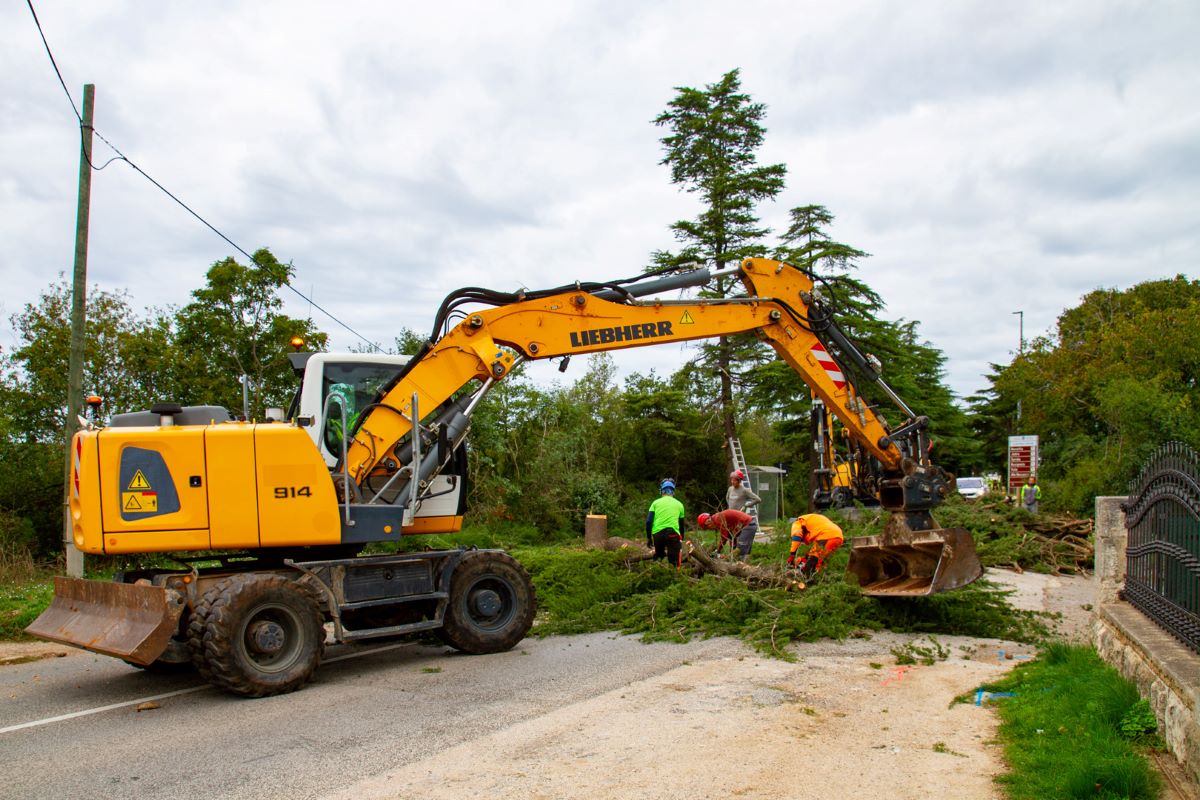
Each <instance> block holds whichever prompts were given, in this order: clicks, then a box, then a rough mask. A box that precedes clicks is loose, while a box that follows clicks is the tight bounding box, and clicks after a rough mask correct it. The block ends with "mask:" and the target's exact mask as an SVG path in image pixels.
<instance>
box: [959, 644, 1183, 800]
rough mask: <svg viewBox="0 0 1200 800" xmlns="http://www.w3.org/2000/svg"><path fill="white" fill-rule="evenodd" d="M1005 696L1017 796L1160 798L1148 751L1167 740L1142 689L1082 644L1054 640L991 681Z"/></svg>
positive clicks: (1031, 799) (1003, 735)
mask: <svg viewBox="0 0 1200 800" xmlns="http://www.w3.org/2000/svg"><path fill="white" fill-rule="evenodd" d="M983 688H984V689H986V690H988V691H997V692H1012V693H1013V697H1011V698H1007V699H1005V700H1003V701H1001V702H1000V703H999V705H998V711H999V714H1000V718H1001V720H1002V722H1001V726H1000V732H999V738H1000V741H1001V742H1002V743H1003V745H1004V754H1005V759H1006V760H1007V762H1008V765H1009V769H1010V771H1009V772H1008V773H1007V774H1006V775H1003V776H1001V777H1000V778H998V779H997V780H998V781H999V782H1000V783H1001V784H1002V785H1003V786H1004V788H1005V789H1006V791H1007V792H1008V796H1009V797H1010V798H1013V800H1026V799H1028V800H1040V799H1041V798H1046V797H1061V798H1089V800H1118V798H1127V800H1153V798H1156V797H1158V792H1159V784H1160V778H1159V776H1158V774H1157V773H1156V772H1155V771H1154V770H1153V769H1152V768H1151V767H1150V765H1149V764H1148V763H1147V760H1146V757H1145V755H1144V754H1143V752H1142V751H1144V750H1145V749H1147V748H1152V747H1160V746H1161V741H1160V740H1159V739H1158V737H1157V736H1156V735H1155V734H1154V729H1155V727H1154V726H1155V723H1154V715H1153V714H1152V713H1150V709H1149V706H1148V705H1147V704H1146V702H1145V701H1144V700H1141V699H1139V697H1138V693H1137V689H1136V688H1135V687H1134V686H1133V684H1131V683H1130V682H1129V681H1127V680H1125V679H1124V678H1122V677H1121V675H1120V674H1118V673H1117V671H1116V670H1114V669H1113V668H1112V667H1110V666H1108V665H1107V664H1105V663H1104V662H1103V661H1102V660H1101V659H1100V657H1099V656H1098V655H1097V654H1096V652H1095V651H1094V650H1093V649H1092V648H1090V647H1085V646H1080V645H1066V644H1061V643H1055V644H1051V645H1048V646H1047V647H1046V648H1045V649H1044V650H1043V652H1042V655H1041V656H1040V657H1039V658H1038V659H1037V660H1035V661H1032V662H1029V663H1027V664H1022V665H1020V666H1018V667H1017V668H1016V669H1014V670H1013V671H1012V672H1011V673H1009V674H1008V675H1007V676H1006V677H1005V678H1004V679H1003V680H1001V681H998V682H997V683H994V684H991V685H989V686H985V687H983Z"/></svg>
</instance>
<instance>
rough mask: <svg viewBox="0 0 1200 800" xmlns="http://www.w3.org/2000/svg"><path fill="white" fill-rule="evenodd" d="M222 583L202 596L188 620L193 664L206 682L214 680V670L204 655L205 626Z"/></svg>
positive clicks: (188, 638) (188, 636) (189, 644)
mask: <svg viewBox="0 0 1200 800" xmlns="http://www.w3.org/2000/svg"><path fill="white" fill-rule="evenodd" d="M221 583H223V581H222V582H221ZM220 585H221V584H220V583H218V584H217V585H216V586H214V587H213V588H211V589H209V590H208V591H207V592H205V593H204V594H203V595H201V596H200V600H199V602H197V603H196V606H195V608H193V609H192V617H191V619H190V620H188V629H187V642H188V650H189V651H190V652H191V654H192V666H193V667H195V668H196V672H198V673H200V677H201V678H203V679H204V680H205V682H206V683H212V682H213V681H212V672H211V671H210V670H209V668H208V660H207V659H206V658H205V657H204V626H205V625H207V624H208V610H209V609H210V608H211V607H212V603H213V600H215V599H216V598H217V596H218V594H219V592H218V589H219V588H220Z"/></svg>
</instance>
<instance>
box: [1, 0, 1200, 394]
mask: <svg viewBox="0 0 1200 800" xmlns="http://www.w3.org/2000/svg"><path fill="white" fill-rule="evenodd" d="M35 8H36V10H37V13H38V16H39V18H40V20H41V22H42V26H43V28H44V30H45V33H46V37H47V39H48V40H49V43H50V46H51V48H52V49H53V52H54V55H55V58H56V59H57V62H58V65H59V67H60V69H61V70H62V74H63V77H64V79H65V81H66V85H67V87H68V88H69V89H70V91H71V93H72V94H73V95H74V97H75V101H76V104H77V105H78V104H79V103H80V97H81V94H82V88H81V87H82V84H84V83H89V82H90V83H94V84H96V87H97V88H96V118H95V125H96V129H97V131H98V132H99V133H101V134H103V135H104V136H105V137H106V138H107V139H109V140H110V141H111V142H112V143H113V144H115V145H116V146H117V147H118V148H120V149H121V150H122V152H124V153H125V154H126V155H127V156H128V157H129V158H130V159H131V160H132V161H134V162H135V163H136V164H138V165H139V166H140V167H142V168H143V169H144V170H146V172H148V173H149V174H150V175H152V176H154V177H155V179H157V180H158V181H160V182H161V183H162V184H164V185H165V186H166V187H167V188H169V189H170V190H171V191H172V192H174V193H175V194H177V195H178V196H179V197H180V198H181V199H183V200H184V201H185V202H186V203H188V204H189V205H190V206H192V207H193V208H194V209H196V210H197V211H198V212H199V213H200V214H201V215H202V216H204V217H205V218H207V219H208V220H209V221H210V222H212V223H213V224H214V225H215V226H216V227H217V228H219V229H221V230H222V231H223V232H224V233H225V234H227V235H228V236H229V237H230V238H231V239H232V240H233V241H235V242H237V243H238V244H239V245H240V246H242V247H243V248H245V249H247V250H251V251H252V250H253V249H255V248H257V247H260V246H267V247H270V248H271V250H272V251H273V252H274V253H275V254H276V256H278V257H279V258H281V259H282V260H285V261H288V260H290V261H292V262H293V263H294V265H295V267H296V278H295V282H294V285H295V286H296V288H297V289H299V290H300V291H301V292H303V293H305V294H309V293H311V294H312V296H313V297H314V298H315V300H316V302H317V303H318V304H320V305H321V306H322V307H324V308H326V309H329V310H330V311H331V312H332V313H333V314H334V315H335V316H336V317H338V318H339V319H340V320H342V321H343V322H345V323H347V324H348V325H350V326H351V327H352V328H354V329H355V330H357V331H359V332H361V333H363V334H364V335H365V336H367V337H368V338H370V339H372V340H374V341H377V342H381V343H384V344H385V345H386V344H388V343H390V342H391V341H392V339H393V337H394V334H395V332H396V331H397V330H398V329H399V328H400V327H401V326H409V327H412V328H415V329H417V330H419V331H425V330H427V329H428V328H429V327H430V325H431V323H432V317H433V312H434V310H435V309H436V307H437V304H438V303H439V302H440V300H441V298H442V297H443V296H444V295H445V294H446V293H447V292H449V291H451V290H453V289H455V288H458V287H460V286H466V285H475V286H487V287H491V288H496V289H509V290H511V289H515V288H517V287H519V286H526V287H530V288H544V287H548V286H553V285H559V284H561V283H563V282H566V281H568V280H575V279H582V280H602V279H611V278H618V277H625V276H628V275H632V274H636V273H637V272H639V271H640V270H641V269H642V267H643V266H644V265H645V264H646V263H647V260H648V257H649V254H650V253H651V252H652V251H654V250H656V249H660V248H671V247H673V246H674V243H673V240H672V238H671V235H670V232H669V230H668V225H669V224H670V223H671V222H673V221H675V220H677V219H681V218H689V217H692V216H694V215H695V213H696V211H697V206H696V205H695V200H694V198H693V197H692V196H690V195H687V194H685V193H682V192H680V191H679V190H678V189H677V187H674V186H672V185H671V184H670V182H669V174H668V172H667V169H666V168H665V167H663V166H661V165H660V164H659V161H660V160H661V157H662V148H661V144H660V142H659V138H660V137H661V136H662V135H663V131H662V130H661V129H658V128H656V127H655V126H654V125H653V124H652V122H651V121H652V120H653V118H654V117H655V116H656V115H657V114H658V113H660V112H661V111H662V110H663V109H664V108H665V107H666V104H667V103H668V101H669V100H670V99H671V98H672V96H673V95H674V93H675V90H674V87H678V86H693V87H702V86H703V85H705V84H708V83H713V82H715V81H717V80H718V79H719V78H720V77H721V75H722V74H723V73H724V72H726V71H728V70H730V69H732V68H735V67H737V68H740V69H741V71H742V73H741V74H742V85H743V89H744V90H745V91H746V92H748V93H749V94H751V95H752V96H753V98H754V99H755V100H756V101H759V102H762V103H764V104H766V106H767V117H766V120H765V124H766V127H767V129H768V133H767V138H766V142H765V145H764V146H763V148H762V150H761V153H760V160H761V161H762V162H763V163H777V162H782V163H784V164H786V165H787V168H788V177H787V188H786V190H785V191H784V192H783V193H782V194H781V195H780V196H779V197H778V199H777V200H776V201H775V202H774V203H771V204H767V205H764V206H762V207H761V208H760V216H761V217H762V219H763V220H764V222H765V223H766V224H768V225H770V226H771V227H772V228H773V229H775V230H779V229H780V228H782V227H783V226H784V225H785V219H786V213H787V210H788V209H789V208H792V207H794V206H799V205H805V204H810V203H819V204H823V205H825V206H827V207H828V208H829V209H830V211H832V212H833V213H834V214H835V215H836V217H837V219H836V222H835V224H834V227H833V230H832V233H833V235H834V238H836V239H837V240H839V241H842V242H846V243H848V244H852V245H854V246H856V247H858V248H860V249H863V250H866V251H867V252H869V253H871V254H872V257H871V258H869V259H867V260H866V261H864V262H863V263H862V266H861V270H860V275H861V277H862V278H863V279H864V280H865V281H866V282H867V283H868V284H870V285H871V286H872V287H874V288H875V289H876V290H877V291H879V292H880V294H881V295H882V296H883V298H884V299H885V301H886V302H887V303H888V308H887V314H888V316H889V317H891V318H893V319H894V318H904V319H909V320H917V321H919V322H920V331H921V333H922V334H923V335H924V337H925V338H927V339H928V340H929V341H930V342H931V343H932V344H933V345H934V346H936V347H938V348H939V349H941V350H942V351H943V352H944V353H945V354H946V357H947V375H948V381H949V384H950V386H951V387H952V388H953V389H954V390H955V391H956V392H957V393H958V394H959V395H960V396H965V395H969V394H971V393H972V392H975V391H977V390H979V389H980V388H983V387H984V386H986V381H985V380H984V379H983V378H982V374H983V373H985V372H986V371H987V369H988V364H989V363H1006V362H1007V361H1008V360H1009V359H1010V358H1011V357H1012V354H1013V352H1014V351H1015V350H1016V348H1017V343H1018V317H1017V316H1015V315H1014V314H1013V313H1012V312H1014V311H1018V310H1020V311H1024V322H1025V334H1026V337H1027V338H1032V337H1033V336H1034V335H1037V334H1039V333H1045V332H1046V331H1048V330H1050V329H1051V328H1052V326H1053V324H1054V321H1055V319H1056V317H1057V316H1058V314H1059V313H1061V311H1062V310H1063V309H1064V308H1069V307H1072V306H1074V305H1076V304H1078V302H1079V300H1080V298H1081V296H1082V295H1084V294H1085V293H1086V292H1088V291H1090V290H1092V289H1094V288H1097V287H1118V288H1125V287H1128V286H1130V285H1133V284H1135V283H1138V282H1141V281H1144V280H1149V279H1153V278H1162V277H1169V276H1173V275H1175V274H1186V275H1188V276H1189V277H1196V276H1197V273H1198V271H1200V270H1198V269H1197V264H1198V259H1197V256H1198V255H1200V220H1198V214H1197V212H1198V210H1200V46H1197V42H1200V4H1197V3H1196V2H1194V0H1181V1H1180V2H1171V1H1170V0H1163V1H1162V2H1152V3H1151V2H1145V3H1142V2H1103V1H1102V0H1079V1H1073V0H1060V2H1054V3H1046V2H1028V3H1026V2H1006V3H996V2H994V1H990V2H974V3H972V2H943V3H932V2H907V3H883V2H845V1H843V2H840V3H814V2H806V1H804V0H793V1H792V2H786V3H785V2H779V1H777V2H755V1H754V0H742V1H741V2H738V3H718V2H704V1H703V0H691V1H690V2H641V3H638V2H621V1H620V0H609V1H608V2H586V3H585V2H549V1H547V2H520V0H517V1H515V2H509V3H478V2H457V3H446V4H444V5H443V4H439V3H434V4H429V3H419V4H418V3H402V2H355V3H337V4H335V3H328V2H326V3H315V2H296V1H295V0H291V1H290V2H269V1H264V2H255V3H245V2H240V3H239V2H208V3H145V2H109V1H107V0H93V2H88V3H78V2H65V0H39V1H38V2H36V3H35ZM95 155H96V158H95V160H96V162H97V164H99V163H103V162H104V161H105V160H107V159H108V158H109V157H110V156H111V155H113V154H112V152H111V151H110V150H109V149H108V148H107V147H105V146H104V145H103V144H102V143H100V142H97V145H96V154H95ZM78 159H79V157H78V125H77V122H76V120H75V118H74V115H73V112H72V111H71V108H70V105H69V103H68V101H67V98H66V95H65V93H64V92H63V90H62V87H61V86H60V85H59V83H58V79H57V78H56V77H55V75H54V72H53V70H52V67H51V65H50V62H49V59H48V58H47V56H46V53H45V51H44V49H43V46H42V43H41V40H40V39H39V37H38V33H37V30H36V28H35V26H34V23H33V20H32V17H31V15H30V13H29V9H28V8H27V7H26V5H25V3H24V2H19V1H18V0H10V2H8V3H5V4H4V5H3V8H2V9H0V233H2V235H3V248H2V249H0V315H2V318H3V324H2V325H0V346H3V347H5V348H6V349H7V348H8V347H10V346H11V342H12V332H11V326H10V325H9V324H8V318H9V316H10V315H11V314H13V313H16V312H19V311H20V310H21V309H22V308H23V306H24V304H25V303H28V302H31V301H35V300H36V298H37V296H38V294H39V292H41V291H42V290H43V289H45V287H47V286H48V285H49V284H50V283H51V282H52V281H54V280H55V279H56V278H57V276H58V275H59V274H60V273H64V272H65V273H68V274H69V272H70V269H71V262H72V254H73V247H74V226H75V202H76V188H77V181H78ZM91 224H92V228H91V243H90V258H89V269H88V277H89V282H90V283H94V284H98V285H99V286H100V287H101V288H103V289H107V290H121V289H124V290H127V291H128V292H129V294H130V297H131V302H132V304H133V306H134V307H135V308H137V309H143V308H146V307H149V306H167V305H171V304H174V305H182V304H183V303H186V302H187V301H188V299H189V293H190V292H191V291H192V290H193V289H195V288H197V287H198V286H200V285H201V284H202V283H203V279H204V273H205V270H206V269H207V267H208V266H209V265H210V264H211V263H212V262H214V261H217V260H220V259H222V258H224V257H226V256H228V255H233V254H234V253H233V251H232V249H231V248H230V247H229V246H228V245H227V244H226V243H225V242H223V241H221V240H220V239H219V238H217V237H216V236H215V235H214V234H213V233H212V232H211V231H209V230H208V229H206V228H204V227H203V226H202V225H200V224H199V223H198V222H196V221H195V219H193V218H192V217H190V216H189V215H188V214H187V213H186V212H184V211H183V210H181V209H180V208H179V207H178V206H176V205H174V204H173V203H172V202H171V201H170V200H169V199H167V198H166V197H165V196H164V195H163V194H161V193H160V192H159V191H158V190H157V189H155V188H154V187H153V186H152V185H151V184H149V183H148V182H147V181H146V180H145V179H144V178H142V177H141V176H139V175H138V174H137V173H135V172H134V171H133V170H131V169H129V168H128V167H127V166H126V165H124V164H121V163H114V164H112V165H111V166H109V167H108V168H107V169H104V170H103V171H101V172H99V173H97V174H96V175H95V177H94V183H93V194H92V216H91ZM288 311H289V313H292V314H296V315H301V316H303V315H307V314H308V313H309V307H308V305H307V304H306V303H304V302H303V301H300V300H298V299H297V298H296V297H295V296H294V295H290V296H289V297H288ZM313 313H314V317H315V320H316V322H317V324H318V325H320V326H321V327H322V328H324V329H325V330H327V331H330V332H331V333H332V334H333V344H334V347H335V348H344V347H348V346H350V345H352V344H354V343H355V342H356V339H355V337H354V336H352V335H351V334H349V333H347V332H346V331H345V330H343V329H341V328H339V327H338V325H337V323H335V322H333V321H332V320H330V319H328V318H325V317H323V316H322V315H320V314H319V313H318V312H315V311H314V312H313ZM687 355H688V353H687V352H686V351H684V350H683V349H682V348H680V347H679V346H665V347H659V348H650V349H646V350H640V351H627V352H625V353H622V354H618V355H617V363H618V365H619V366H620V367H622V368H623V370H625V371H629V370H632V369H639V370H646V369H650V368H657V369H658V370H659V371H660V372H670V371H672V370H673V369H674V368H675V367H676V366H678V364H679V363H681V361H682V359H683V358H686V357H687ZM540 369H541V370H544V371H546V372H547V373H550V372H553V368H552V367H549V366H543V367H541V368H540ZM574 371H575V372H580V371H581V370H578V369H576V370H574ZM885 371H886V365H885ZM554 374H557V373H554Z"/></svg>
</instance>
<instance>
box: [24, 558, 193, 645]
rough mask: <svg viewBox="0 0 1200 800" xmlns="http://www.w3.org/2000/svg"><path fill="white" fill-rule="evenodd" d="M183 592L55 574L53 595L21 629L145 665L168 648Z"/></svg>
mask: <svg viewBox="0 0 1200 800" xmlns="http://www.w3.org/2000/svg"><path fill="white" fill-rule="evenodd" d="M183 605H184V603H183V597H182V596H180V594H179V593H178V592H176V591H174V590H172V589H165V588H163V587H160V586H150V585H146V584H137V583H111V582H107V581H86V580H79V579H76V578H63V577H58V576H55V578H54V601H53V602H52V603H50V606H49V608H47V609H46V610H45V611H43V612H42V615H41V616H40V617H38V618H37V619H35V620H34V621H33V623H32V624H31V625H30V626H29V627H28V628H26V629H25V632H26V633H28V634H32V635H33V636H37V637H39V638H41V639H49V640H50V641H52V642H62V643H63V644H71V645H75V646H76V647H82V648H83V649H85V650H91V651H93V652H96V653H104V654H105V655H109V656H116V657H117V658H121V659H124V660H126V661H132V662H133V663H135V664H141V665H143V666H145V665H148V664H151V663H152V662H153V661H154V660H155V659H157V658H158V657H159V656H160V655H162V654H163V651H164V650H166V649H167V643H168V642H169V641H170V640H171V636H172V635H174V633H175V630H176V627H177V626H178V625H179V617H180V615H181V614H182V613H183Z"/></svg>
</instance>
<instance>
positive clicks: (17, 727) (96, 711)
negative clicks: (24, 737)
mask: <svg viewBox="0 0 1200 800" xmlns="http://www.w3.org/2000/svg"><path fill="white" fill-rule="evenodd" d="M412 645H413V642H400V643H398V644H389V645H386V646H384V647H376V648H375V649H374V650H363V651H360V652H357V653H347V654H346V655H344V656H338V657H337V658H327V659H325V662H324V663H326V664H332V663H334V662H335V661H345V660H347V659H350V658H361V657H362V656H369V655H373V654H375V653H383V652H385V651H387V650H395V649H396V648H397V647H411V646H412ZM211 688H212V687H211V686H209V685H208V684H203V685H201V686H192V687H190V688H188V689H177V690H176V691H174V692H167V693H166V694H155V695H151V696H150V697H140V698H138V699H137V700H126V701H125V702H123V703H112V704H110V705H107V706H98V707H96V708H88V709H84V710H83V711H74V712H72V713H70V714H60V715H59V716H57V717H46V718H45V719H35V720H33V721H32V722H22V723H21V724H20V725H9V726H8V727H7V728H0V733H12V732H13V731H19V730H24V729H25V728H36V727H39V726H41V725H50V724H51V723H54V722H65V721H66V720H69V719H75V718H77V717H86V716H90V715H91V714H100V713H103V712H105V711H112V710H114V709H117V708H126V707H128V706H136V705H139V704H141V703H149V702H151V701H154V700H165V699H166V698H168V697H178V696H179V695H182V694H191V693H192V692H199V691H202V690H204V689H211Z"/></svg>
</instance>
